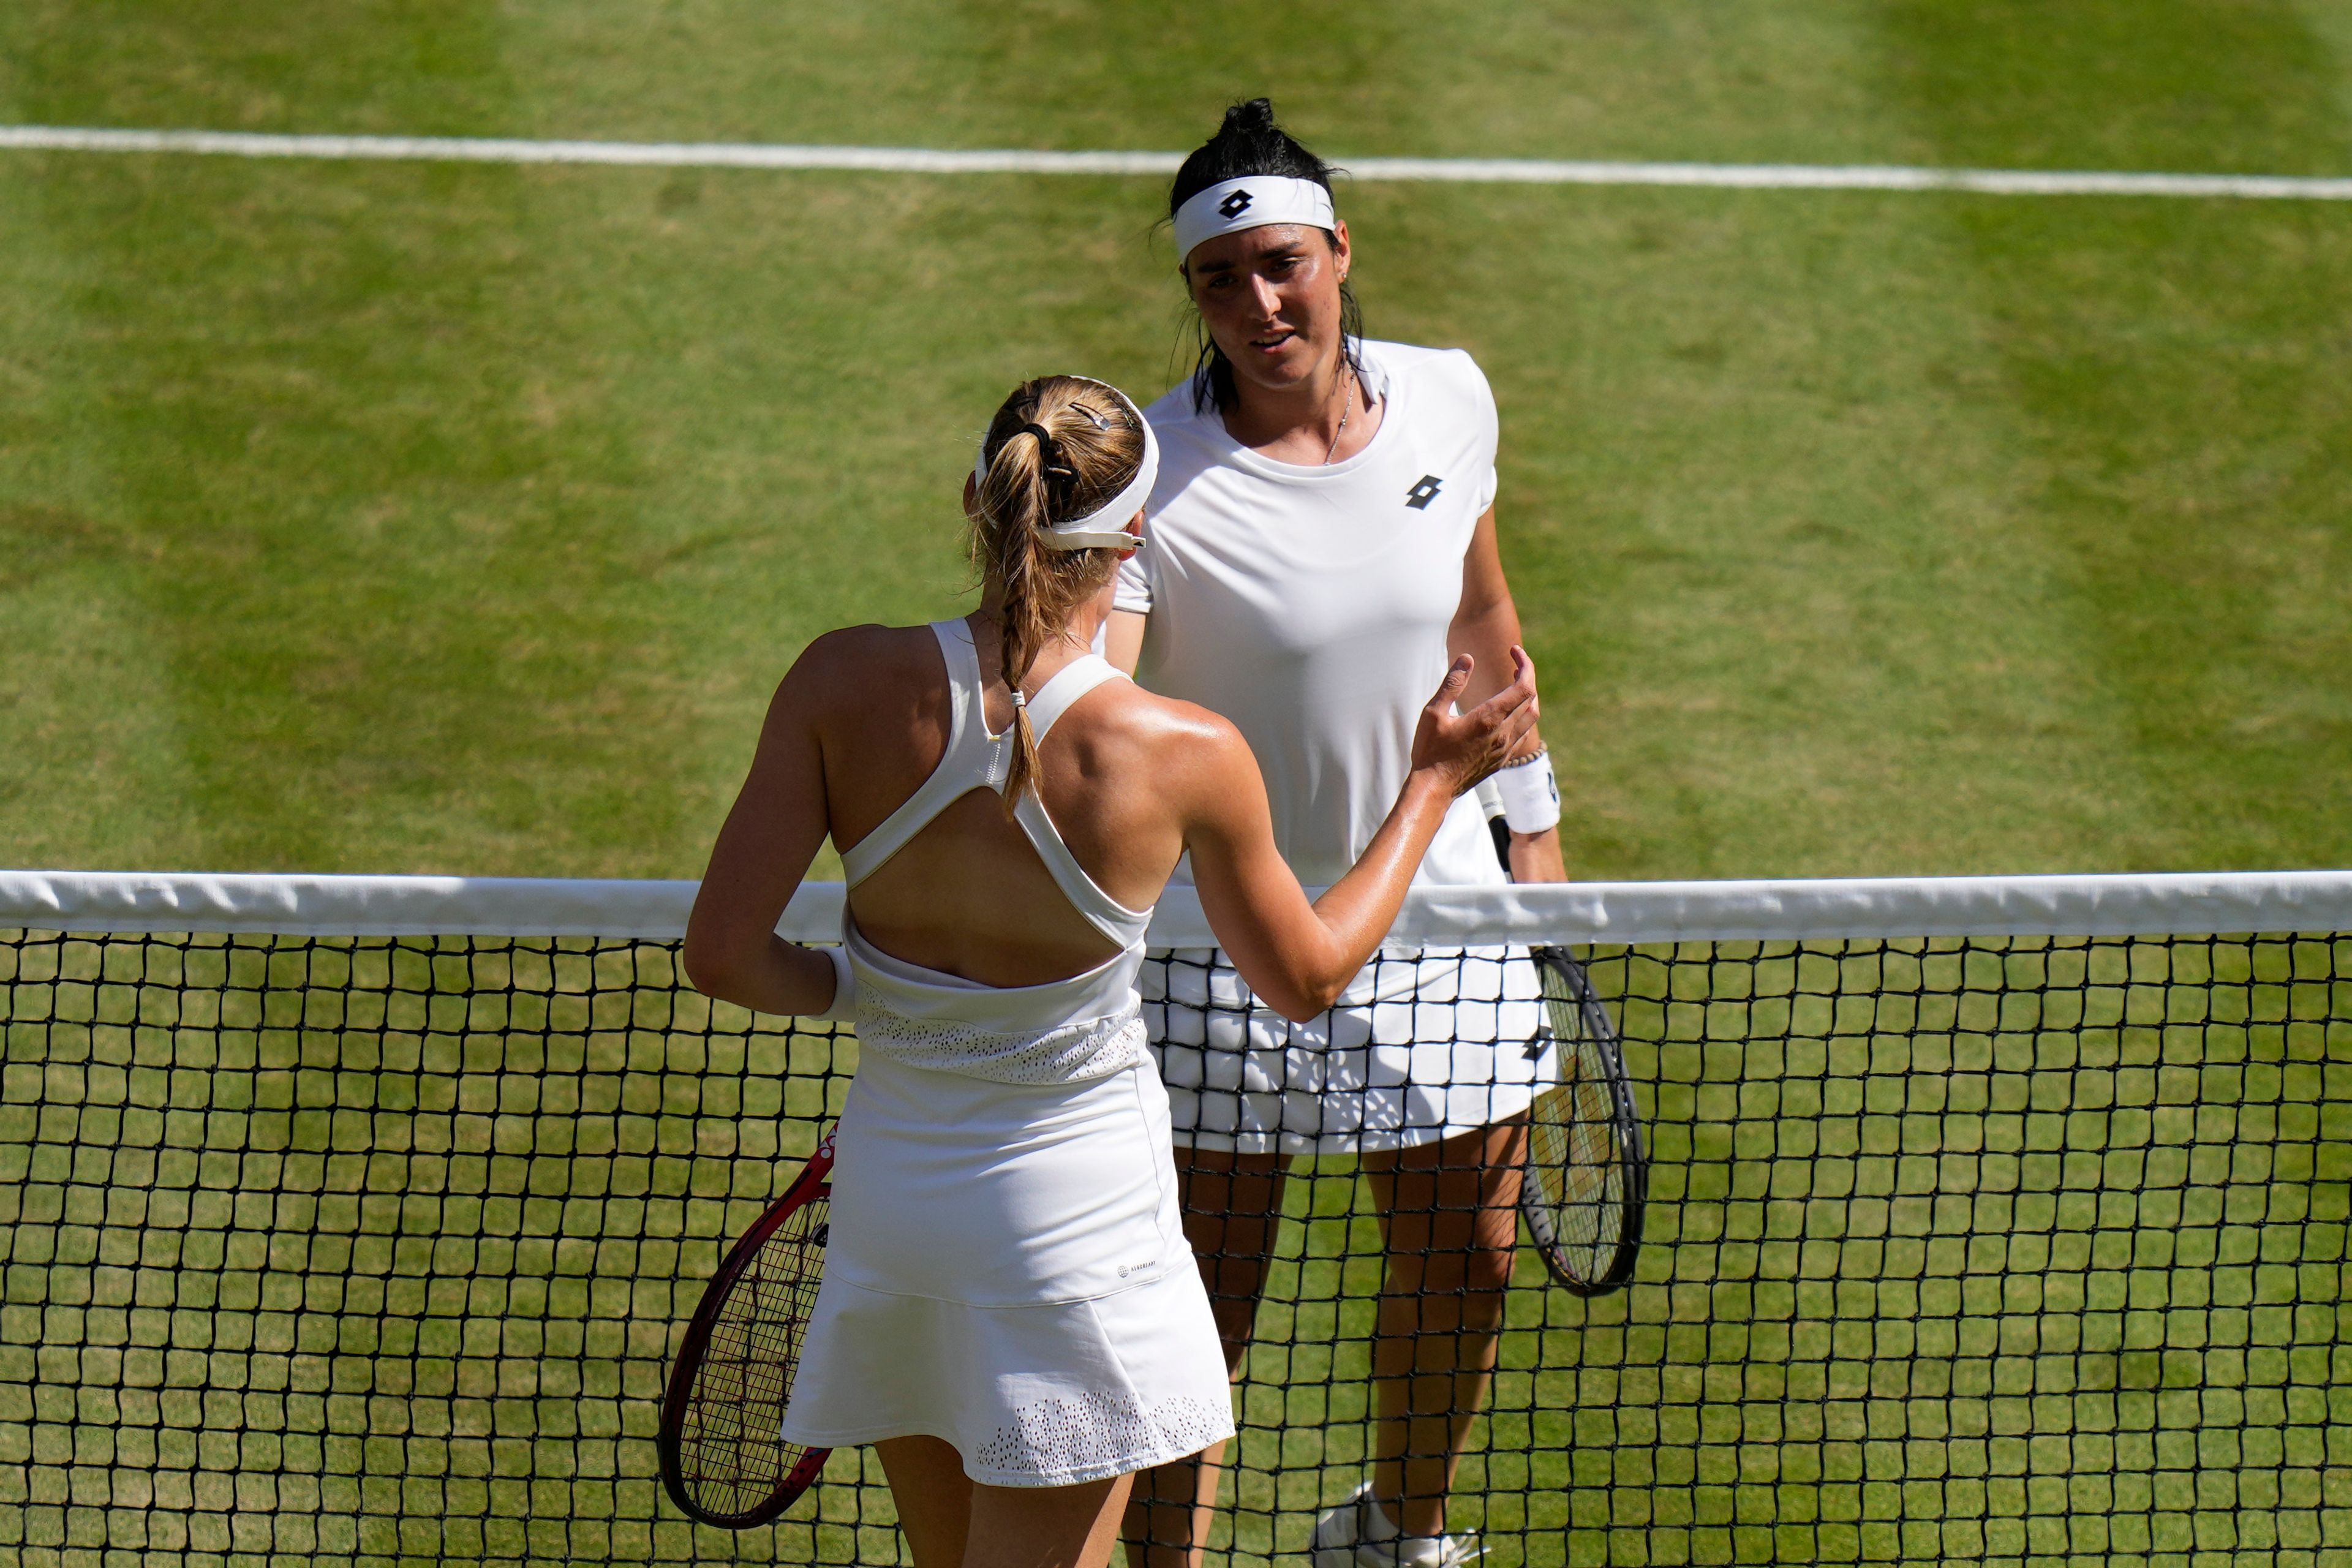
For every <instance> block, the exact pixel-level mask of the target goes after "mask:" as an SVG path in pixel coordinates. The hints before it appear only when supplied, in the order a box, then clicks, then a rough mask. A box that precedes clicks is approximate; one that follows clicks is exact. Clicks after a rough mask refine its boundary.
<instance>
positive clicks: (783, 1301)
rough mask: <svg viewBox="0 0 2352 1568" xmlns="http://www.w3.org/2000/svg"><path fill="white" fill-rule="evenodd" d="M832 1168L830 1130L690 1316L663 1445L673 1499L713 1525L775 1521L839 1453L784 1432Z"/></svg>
mask: <svg viewBox="0 0 2352 1568" xmlns="http://www.w3.org/2000/svg"><path fill="white" fill-rule="evenodd" d="M832 1178H833V1131H832V1130H831V1129H827V1130H826V1131H825V1134H824V1137H823V1138H821V1139H819V1140H818V1142H817V1146H816V1155H815V1157H814V1159H812V1160H810V1161H809V1163H808V1166H807V1168H806V1169H804V1170H803V1171H802V1172H801V1173H800V1175H799V1176H798V1177H797V1178H795V1179H794V1180H793V1184H792V1185H791V1186H790V1187H787V1188H786V1189H785V1190H784V1195H783V1196H782V1197H780V1198H778V1199H777V1200H776V1201H775V1202H774V1203H773V1204H771V1205H769V1206H768V1212H767V1213H765V1214H763V1215H761V1216H760V1218H759V1221H758V1223H757V1224H755V1225H753V1226H751V1229H749V1230H747V1231H745V1232H744V1233H743V1239H741V1240H740V1241H738V1242H737V1243H736V1244H735V1247H734V1250H733V1251H731V1252H730V1253H729V1254H728V1255H727V1260H726V1261H725V1262H724V1263H721V1264H720V1265H719V1272H718V1274H717V1275H716V1276H714V1277H713V1278H712V1279H711V1281H710V1284H709V1288H708V1289H705V1290H704V1291H703V1292H702V1302H701V1304H700V1305H699V1306H698V1307H696V1308H695V1310H694V1317H693V1318H692V1320H690V1321H688V1323H687V1325H686V1342H685V1343H684V1344H682V1345H680V1346H679V1347H678V1352H677V1363H676V1364H675V1365H674V1366H672V1367H671V1368H670V1374H669V1392H668V1394H667V1397H665V1398H664V1399H663V1401H662V1418H661V1430H660V1432H659V1433H658V1434H657V1435H656V1437H655V1442H654V1446H655V1448H656V1450H657V1451H658V1453H659V1455H660V1458H661V1477H662V1485H663V1486H665V1487H667V1489H669V1495H670V1500H671V1501H673V1502H675V1503H677V1506H678V1507H679V1508H680V1509H681V1510H684V1511H685V1513H686V1514H687V1515H688V1517H689V1518H692V1519H697V1520H699V1521H702V1522H703V1523H705V1524H716V1525H721V1526H723V1527H725V1528H727V1529H729V1530H745V1529H749V1528H750V1527H751V1526H752V1525H756V1524H765V1523H767V1522H768V1521H770V1520H772V1519H774V1518H776V1517H777V1516H778V1515H780V1514H782V1512H783V1511H784V1510H786V1509H788V1508H790V1507H792V1505H793V1500H795V1499H797V1498H798V1497H799V1496H800V1495H801V1494H802V1493H803V1492H804V1491H806V1490H808V1489H809V1488H810V1486H811V1485H813V1484H814V1482H815V1480H816V1478H817V1474H818V1472H819V1471H821V1470H823V1469H824V1461H825V1456H826V1455H827V1454H829V1453H831V1452H832V1450H831V1449H829V1448H803V1447H800V1446H799V1445H798V1444H796V1443H787V1442H785V1441H784V1440H783V1437H782V1433H781V1428H782V1425H783V1419H784V1398H785V1396H786V1395H787V1394H790V1393H791V1392H792V1387H793V1367H794V1366H795V1365H796V1364H798V1363H799V1361H800V1353H801V1336H802V1335H803V1334H804V1333H806V1332H807V1331H808V1321H809V1313H810V1311H811V1310H813V1309H814V1307H815V1306H816V1288H817V1281H818V1280H819V1279H820V1278H821V1277H822V1276H823V1275H824V1242H825V1226H826V1221H827V1219H828V1218H829V1216H830V1215H831V1213H832V1209H833V1180H832Z"/></svg>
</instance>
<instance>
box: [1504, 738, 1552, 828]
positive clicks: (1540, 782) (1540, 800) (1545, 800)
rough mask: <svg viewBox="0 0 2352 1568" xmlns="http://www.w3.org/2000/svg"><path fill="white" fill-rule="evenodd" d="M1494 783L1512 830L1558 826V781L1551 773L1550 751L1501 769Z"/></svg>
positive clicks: (1505, 818)
mask: <svg viewBox="0 0 2352 1568" xmlns="http://www.w3.org/2000/svg"><path fill="white" fill-rule="evenodd" d="M1494 784H1495V793H1496V795H1500V796H1502V798H1503V820H1504V821H1505V822H1507V823H1508V824H1510V827H1511V831H1512V832H1514V833H1541V832H1542V831H1544V829H1546V828H1548V827H1557V826H1559V783H1558V782H1557V781H1556V780H1554V779H1553V777H1552V772H1551V753H1550V752H1537V753H1536V754H1535V755H1534V756H1532V757H1529V758H1528V760H1527V761H1525V762H1522V763H1511V764H1510V765H1509V766H1508V767H1506V768H1503V769H1500V770H1498V771H1497V772H1496V774H1495V777H1494Z"/></svg>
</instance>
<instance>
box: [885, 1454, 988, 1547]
mask: <svg viewBox="0 0 2352 1568" xmlns="http://www.w3.org/2000/svg"><path fill="white" fill-rule="evenodd" d="M874 1452H875V1453H876V1455H877V1456H878V1457H879V1458H881V1460H882V1473H883V1474H884V1475H885V1476H887V1477H888V1478H889V1479H890V1499H891V1500H892V1501H893V1502H895V1503H897V1504H898V1529H899V1531H901V1532H902V1533H904V1534H905V1536H906V1537H907V1546H908V1550H910V1551H911V1552H914V1554H915V1568H959V1565H960V1564H961V1563H962V1562H963V1560H964V1554H963V1549H964V1534H965V1531H966V1530H967V1529H968V1528H969V1526H970V1525H971V1492H972V1486H971V1478H970V1477H969V1476H966V1475H965V1474H964V1473H963V1457H962V1456H961V1455H960V1454H958V1453H957V1452H956V1451H955V1447H954V1445H952V1444H950V1443H946V1442H942V1441H941V1440H940V1439H939V1438H937V1437H889V1438H886V1439H884V1440H883V1441H881V1442H879V1443H877V1444H875V1445H874Z"/></svg>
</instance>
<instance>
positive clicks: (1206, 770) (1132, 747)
mask: <svg viewBox="0 0 2352 1568" xmlns="http://www.w3.org/2000/svg"><path fill="white" fill-rule="evenodd" d="M1090 696H1092V697H1093V698H1094V700H1097V701H1098V702H1099V703H1100V704H1101V706H1100V707H1099V709H1098V710H1097V712H1096V714H1095V715H1094V716H1093V718H1092V722H1091V723H1090V724H1089V725H1088V728H1089V730H1090V731H1092V732H1093V735H1094V736H1095V737H1097V738H1098V741H1099V743H1100V744H1101V746H1102V748H1103V753H1102V756H1101V759H1100V760H1101V762H1102V763H1103V764H1104V766H1103V769H1102V771H1103V772H1104V773H1107V774H1121V775H1124V776H1126V777H1129V778H1143V779H1149V780H1150V788H1151V791H1152V793H1153V794H1154V795H1158V796H1160V798H1161V799H1163V800H1165V801H1167V802H1168V803H1169V804H1171V805H1177V806H1179V807H1180V808H1181V807H1183V806H1185V805H1191V804H1196V803H1197V802H1199V801H1201V800H1203V799H1209V798H1213V797H1214V796H1215V795H1217V794H1218V793H1219V792H1222V791H1225V790H1232V789H1236V788H1245V789H1249V790H1263V789H1264V787H1265V786H1264V785H1263V784H1261V783H1260V782H1259V780H1258V773H1257V760H1256V758H1255V756H1253V755H1252V754H1251V752H1250V749H1249V742H1246V741H1244V740H1243V739H1242V733H1241V731H1239V730H1237V729H1235V728H1234V724H1233V721H1231V720H1229V719H1226V718H1224V717H1223V715H1221V714H1217V713H1213V712H1211V711H1210V710H1208V709H1206V708H1203V707H1202V706H1201V705H1200V704H1198V703H1196V702H1183V701H1179V700H1176V699H1175V698H1172V697H1161V696H1160V695H1158V694H1157V693H1154V692H1150V691H1146V690H1145V689H1143V688H1141V687H1140V686H1138V685H1136V684H1135V683H1134V682H1133V681H1129V680H1119V681H1106V682H1105V683H1104V684H1103V685H1102V686H1100V687H1098V688H1097V689H1096V692H1095V693H1092V694H1090ZM1090 771H1092V770H1090Z"/></svg>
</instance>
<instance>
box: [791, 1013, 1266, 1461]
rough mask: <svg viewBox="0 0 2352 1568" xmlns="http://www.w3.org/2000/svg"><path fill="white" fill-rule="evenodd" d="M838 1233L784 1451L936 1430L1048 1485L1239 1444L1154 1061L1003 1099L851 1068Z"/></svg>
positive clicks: (963, 1080)
mask: <svg viewBox="0 0 2352 1568" xmlns="http://www.w3.org/2000/svg"><path fill="white" fill-rule="evenodd" d="M831 1227H832V1228H831V1231H830V1234H829V1235H828V1237H827V1238H826V1246H825V1264H824V1284H823V1286H822V1288H821V1289H819V1291H818V1293H817V1301H816V1308H815V1310H814V1315H813V1316H812V1318H811V1320H810V1323H809V1330H808V1334H807V1337H806V1339H805V1340H804V1341H803V1345H802V1350H801V1360H800V1366H799V1369H798V1371H797V1372H796V1373H795V1374H794V1376H793V1388H792V1396H791V1400H790V1403H789V1404H788V1405H787V1407H786V1409H785V1412H784V1424H783V1434H784V1436H785V1437H786V1439H788V1440H789V1441H792V1442H795V1443H803V1444H806V1445H809V1446H810V1447H836V1448H838V1447H854V1446H856V1445H860V1444H866V1443H873V1442H878V1441H880V1440H882V1439H884V1438H886V1437H904V1436H933V1437H939V1438H941V1439H943V1440H945V1441H946V1442H948V1443H950V1444H951V1445H953V1446H954V1447H955V1449H956V1451H957V1452H958V1453H959V1454H960V1455H961V1457H962V1459H963V1467H964V1472H965V1474H967V1475H969V1476H970V1477H971V1479H973V1480H976V1481H981V1482H984V1483H986V1484H988V1485H991V1486H1003V1487H1052V1486H1069V1485H1073V1484H1075V1483H1077V1482H1080V1481H1089V1480H1098V1479H1102V1478H1104V1477H1107V1476H1117V1475H1124V1474H1127V1473H1129V1472H1130V1471H1134V1470H1141V1469H1148V1468H1150V1467H1152V1466H1154V1465H1159V1464H1164V1463H1166V1462H1167V1461H1168V1460H1171V1459H1176V1458H1182V1457H1184V1456H1185V1455H1187V1454H1192V1453H1197V1452H1198V1451H1200V1450H1201V1449H1202V1448H1204V1447H1208V1446H1209V1445H1210V1444H1212V1443H1215V1442H1218V1441H1221V1440H1222V1439H1223V1438H1226V1437H1230V1436H1233V1431H1234V1423H1233V1402H1232V1393H1231V1389H1230V1386H1229V1385H1228V1384H1227V1382H1226V1377H1225V1362H1224V1354H1223V1349H1222V1348H1221V1346H1220V1345H1219V1343H1218V1340H1217V1329H1216V1323H1215V1321H1214V1320H1213V1318H1212V1317H1211V1316H1210V1312H1209V1299H1208V1293H1207V1292H1206V1291H1205V1290H1204V1289H1202V1285H1201V1276H1200V1270H1199V1268H1198V1267H1197V1266H1196V1265H1195V1264H1194V1262H1193V1258H1192V1247H1190V1246H1189V1245H1188V1244H1187V1243H1186V1241H1185V1239H1184V1233H1183V1229H1182V1226H1181V1221H1180V1220H1179V1217H1178V1214H1177V1206H1176V1174H1175V1168H1174V1164H1173V1162H1172V1161H1171V1157H1170V1154H1169V1122H1168V1096H1167V1094H1166V1092H1165V1090H1163V1089H1161V1087H1160V1081H1159V1079H1157V1077H1155V1076H1154V1075H1153V1073H1152V1071H1151V1069H1150V1067H1149V1066H1147V1065H1144V1064H1140V1063H1139V1064H1137V1065H1136V1066H1133V1067H1129V1068H1123V1069H1121V1070H1120V1071H1118V1072H1114V1073H1111V1074H1109V1075H1108V1076H1106V1077H1103V1078H1098V1079H1087V1080H1086V1081H1083V1082H1079V1083H1062V1084H1044V1085H1029V1084H1005V1083H996V1082H992V1081H990V1080H987V1079H976V1078H971V1077H967V1076H965V1075H963V1074H961V1073H954V1072H943V1071H937V1070H933V1069H929V1068H918V1067H911V1066H908V1065H907V1064H905V1063H902V1062H898V1061H896V1060H893V1059H892V1058H888V1057H886V1056H884V1055H882V1054H881V1052H880V1051H878V1050H873V1049H869V1050H866V1051H865V1052H863V1053H862V1054H861V1058H860V1060H859V1063H858V1068H857V1077H856V1082H855V1083H854V1084H853V1085H852V1086H851V1088H850V1092H849V1100H848V1103H847V1105H846V1106H845V1108H844V1110H843V1111H842V1117H841V1125H840V1129H839V1131H837V1133H836V1134H835V1164H834V1175H833V1211H832V1215H831Z"/></svg>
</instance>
